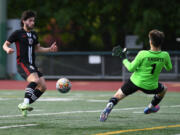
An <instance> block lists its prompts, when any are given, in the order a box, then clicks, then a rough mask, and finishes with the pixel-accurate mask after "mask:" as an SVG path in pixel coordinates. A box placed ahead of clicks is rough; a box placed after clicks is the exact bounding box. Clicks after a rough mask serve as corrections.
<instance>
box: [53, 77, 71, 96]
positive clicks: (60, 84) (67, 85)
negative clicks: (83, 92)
mask: <svg viewBox="0 0 180 135" xmlns="http://www.w3.org/2000/svg"><path fill="white" fill-rule="evenodd" d="M71 86H72V85H71V82H70V81H69V80H68V79H67V78H60V79H59V80H58V81H57V82H56V89H57V90H58V91H59V92H61V93H67V92H69V91H70V89H71Z"/></svg>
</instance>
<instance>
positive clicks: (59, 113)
mask: <svg viewBox="0 0 180 135" xmlns="http://www.w3.org/2000/svg"><path fill="white" fill-rule="evenodd" d="M176 106H177V107H180V105H176ZM169 107H175V105H172V106H161V108H169ZM139 109H144V107H133V108H121V109H113V110H112V111H128V110H139ZM101 111H102V110H89V111H70V112H57V113H40V114H29V115H28V116H51V115H61V114H75V113H96V112H101ZM14 117H22V115H1V116H0V118H14Z"/></svg>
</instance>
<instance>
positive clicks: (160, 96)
mask: <svg viewBox="0 0 180 135" xmlns="http://www.w3.org/2000/svg"><path fill="white" fill-rule="evenodd" d="M157 90H158V91H160V92H159V93H157V94H155V95H154V97H153V99H152V101H151V103H150V104H149V106H148V107H146V108H145V109H144V113H145V114H150V113H155V112H157V111H159V109H160V107H159V105H158V104H159V103H160V102H161V100H162V99H163V98H164V96H165V94H166V92H167V87H166V86H164V85H162V84H160V83H159V87H158V89H157Z"/></svg>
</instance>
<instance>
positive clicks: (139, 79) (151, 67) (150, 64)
mask: <svg viewBox="0 0 180 135" xmlns="http://www.w3.org/2000/svg"><path fill="white" fill-rule="evenodd" d="M163 40H164V34H163V32H160V31H158V30H152V31H150V32H149V43H150V50H142V51H140V52H139V53H138V54H137V56H136V57H135V59H134V60H133V61H132V62H129V61H128V59H127V58H126V53H125V52H123V51H121V52H120V53H118V51H119V50H118V48H116V50H114V51H115V52H116V54H119V55H118V56H120V57H121V58H122V59H123V64H124V66H125V67H126V68H127V69H128V71H130V72H133V73H132V75H131V77H130V79H129V80H128V81H127V82H125V83H124V84H123V86H122V87H121V88H120V89H119V90H118V91H117V92H116V93H115V95H114V96H113V97H112V98H111V99H110V100H109V103H108V104H107V106H106V108H105V109H104V110H103V111H102V113H101V115H100V121H101V122H104V121H105V120H106V119H107V118H108V115H109V114H110V112H111V110H112V109H113V107H114V106H115V105H116V104H117V103H118V102H119V101H120V100H122V99H123V98H125V97H126V96H128V95H130V94H133V93H134V92H136V91H138V90H140V91H142V92H144V93H146V94H154V97H153V99H152V101H151V103H150V104H149V106H148V107H146V108H145V109H144V113H145V114H149V113H155V112H157V111H158V110H159V109H160V107H159V105H158V104H159V103H160V102H161V100H162V99H163V97H164V95H165V93H166V91H167V87H165V86H164V85H163V84H161V83H159V82H158V81H159V74H160V72H161V70H162V69H163V68H165V69H166V70H167V71H169V70H171V69H172V64H171V59H170V56H169V54H168V52H165V51H161V45H162V43H163Z"/></svg>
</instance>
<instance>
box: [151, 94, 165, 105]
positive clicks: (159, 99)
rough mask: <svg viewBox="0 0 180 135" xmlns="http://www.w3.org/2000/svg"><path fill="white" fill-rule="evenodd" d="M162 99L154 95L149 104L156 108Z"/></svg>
mask: <svg viewBox="0 0 180 135" xmlns="http://www.w3.org/2000/svg"><path fill="white" fill-rule="evenodd" d="M162 99H163V97H159V96H157V95H154V97H153V99H152V101H151V104H152V105H153V106H156V105H158V104H159V103H160V102H161V100H162Z"/></svg>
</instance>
